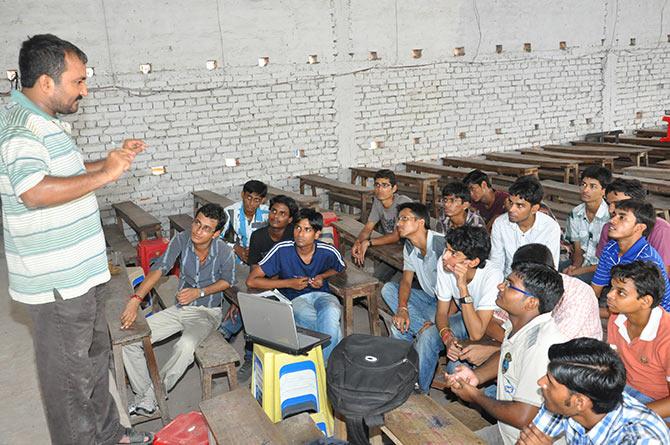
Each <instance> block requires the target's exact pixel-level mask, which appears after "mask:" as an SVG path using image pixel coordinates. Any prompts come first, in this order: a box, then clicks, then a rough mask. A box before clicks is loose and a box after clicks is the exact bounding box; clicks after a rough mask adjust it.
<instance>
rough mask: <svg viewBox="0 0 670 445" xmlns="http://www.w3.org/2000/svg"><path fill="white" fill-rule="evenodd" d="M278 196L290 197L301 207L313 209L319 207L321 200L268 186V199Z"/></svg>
mask: <svg viewBox="0 0 670 445" xmlns="http://www.w3.org/2000/svg"><path fill="white" fill-rule="evenodd" d="M277 195H284V196H288V197H289V198H293V199H294V200H295V202H297V203H298V206H299V207H311V208H314V207H316V206H318V205H319V198H318V197H316V196H308V195H301V194H300V193H296V192H289V191H286V190H282V189H278V188H277V187H272V186H271V185H268V195H267V196H268V198H269V199H271V198H273V197H275V196H277Z"/></svg>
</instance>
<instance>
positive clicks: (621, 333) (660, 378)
mask: <svg viewBox="0 0 670 445" xmlns="http://www.w3.org/2000/svg"><path fill="white" fill-rule="evenodd" d="M627 324H628V319H627V318H626V316H625V315H624V314H613V315H611V316H610V319H609V321H608V323H607V342H608V343H609V344H610V345H612V347H613V348H614V349H615V350H616V351H617V352H618V353H619V356H620V357H621V360H623V363H624V365H625V366H626V383H627V384H629V385H630V386H632V387H633V388H635V389H637V390H638V391H640V392H641V393H643V394H645V395H647V396H649V397H651V398H652V399H654V400H659V399H664V398H666V397H668V396H670V391H669V390H668V381H669V380H670V313H668V312H666V311H664V310H663V309H661V308H660V307H655V308H654V309H652V311H651V316H650V317H649V321H648V322H647V326H645V327H644V329H643V330H642V334H640V336H639V337H638V338H635V339H633V340H632V341H631V340H630V338H629V337H628V331H627V330H626V325H627Z"/></svg>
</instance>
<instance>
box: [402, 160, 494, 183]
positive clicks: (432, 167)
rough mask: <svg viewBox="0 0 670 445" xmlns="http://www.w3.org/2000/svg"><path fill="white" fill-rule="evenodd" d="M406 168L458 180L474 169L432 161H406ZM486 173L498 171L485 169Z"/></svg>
mask: <svg viewBox="0 0 670 445" xmlns="http://www.w3.org/2000/svg"><path fill="white" fill-rule="evenodd" d="M405 168H406V169H407V171H413V172H419V173H433V174H435V175H439V176H441V177H442V178H443V179H444V178H445V177H446V178H451V179H454V180H458V181H460V180H462V179H463V178H464V177H465V176H466V175H467V174H468V173H470V172H471V171H472V170H473V169H472V168H467V167H447V166H446V165H442V164H433V163H430V162H405ZM484 173H485V174H486V175H488V177H489V178H491V177H493V176H495V175H497V173H496V172H493V171H485V172H484ZM444 182H446V181H444Z"/></svg>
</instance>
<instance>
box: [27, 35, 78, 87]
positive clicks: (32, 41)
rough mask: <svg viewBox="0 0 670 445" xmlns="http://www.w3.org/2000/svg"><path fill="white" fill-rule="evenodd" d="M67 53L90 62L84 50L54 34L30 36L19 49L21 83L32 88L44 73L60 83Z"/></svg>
mask: <svg viewBox="0 0 670 445" xmlns="http://www.w3.org/2000/svg"><path fill="white" fill-rule="evenodd" d="M66 53H70V54H71V55H73V56H75V57H77V58H78V59H79V60H81V61H82V63H86V62H88V57H86V54H84V52H83V51H82V50H80V49H79V48H77V47H76V46H75V45H73V44H72V43H70V42H68V41H65V40H62V39H59V38H58V37H56V36H55V35H53V34H38V35H35V36H32V37H29V38H28V40H26V41H24V42H23V44H22V45H21V50H20V51H19V72H20V73H21V85H22V86H23V87H24V88H32V87H33V86H35V82H36V81H37V79H38V78H39V77H40V76H41V75H42V74H46V75H47V76H49V77H51V78H52V79H53V80H54V82H55V83H56V84H59V83H60V80H61V75H62V74H63V72H64V71H65V54H66Z"/></svg>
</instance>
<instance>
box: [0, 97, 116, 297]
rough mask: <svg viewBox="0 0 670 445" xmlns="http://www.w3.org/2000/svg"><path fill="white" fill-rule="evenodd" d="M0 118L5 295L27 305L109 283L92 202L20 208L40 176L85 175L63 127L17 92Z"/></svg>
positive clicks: (80, 200)
mask: <svg viewBox="0 0 670 445" xmlns="http://www.w3.org/2000/svg"><path fill="white" fill-rule="evenodd" d="M11 97H12V100H11V101H10V102H9V103H8V104H7V105H6V106H5V107H4V108H3V109H2V110H1V111H0V195H1V196H2V221H3V229H4V238H5V253H6V256H7V269H8V271H9V294H10V296H11V297H12V299H14V300H16V301H19V302H22V303H28V304H43V303H49V302H52V301H54V292H53V291H54V289H55V290H57V291H58V293H59V294H60V295H61V296H62V298H63V299H69V298H75V297H78V296H81V295H83V294H85V293H86V292H87V291H88V290H89V289H91V288H92V287H93V286H96V285H98V284H101V283H104V282H106V281H108V280H109V278H110V275H109V270H108V268H107V256H106V254H105V238H104V235H103V233H102V226H101V224H100V213H99V211H98V202H97V201H96V198H95V194H94V193H92V192H91V193H88V194H86V195H84V196H82V197H80V198H77V199H75V200H72V201H69V202H67V203H65V204H60V205H55V206H51V207H44V208H38V209H29V208H27V207H26V206H25V205H24V203H23V201H22V200H21V198H20V196H21V194H23V193H24V192H26V191H27V190H30V189H31V188H32V187H34V186H35V185H37V184H38V183H39V182H40V181H42V179H43V178H44V177H45V176H56V177H68V176H75V175H81V174H84V173H85V172H86V169H85V167H84V161H83V158H82V156H81V153H80V152H79V149H78V148H77V146H76V145H75V143H74V141H73V140H72V137H71V136H70V131H71V128H70V125H69V124H68V123H67V122H63V121H61V120H59V119H57V118H55V117H53V116H49V115H48V114H46V113H45V112H43V111H42V110H40V109H39V108H38V107H37V106H36V105H35V104H34V103H33V102H31V101H30V100H29V99H28V98H27V97H26V96H24V95H23V94H22V93H20V92H19V91H12V96H11Z"/></svg>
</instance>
